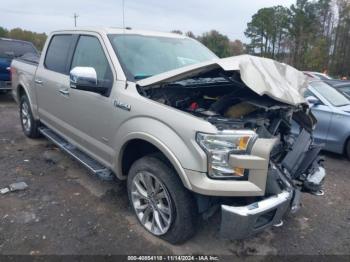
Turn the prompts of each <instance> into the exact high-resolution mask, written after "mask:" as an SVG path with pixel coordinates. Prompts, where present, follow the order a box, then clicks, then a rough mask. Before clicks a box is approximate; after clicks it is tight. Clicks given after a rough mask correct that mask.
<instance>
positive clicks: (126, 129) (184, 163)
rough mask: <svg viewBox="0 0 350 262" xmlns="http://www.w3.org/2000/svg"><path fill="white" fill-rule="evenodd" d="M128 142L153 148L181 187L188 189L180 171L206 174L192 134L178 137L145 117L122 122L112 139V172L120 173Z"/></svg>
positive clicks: (165, 126) (204, 163) (158, 122)
mask: <svg viewBox="0 0 350 262" xmlns="http://www.w3.org/2000/svg"><path fill="white" fill-rule="evenodd" d="M132 139H142V140H145V141H147V142H149V143H151V144H153V145H154V146H155V147H157V148H158V149H159V150H160V151H161V152H162V153H163V154H164V155H165V156H166V157H167V158H168V159H169V161H170V162H171V163H172V164H173V166H174V168H175V169H176V171H177V172H178V174H179V175H180V177H181V179H182V181H183V183H184V185H185V186H186V187H188V188H189V189H190V188H191V186H190V183H189V181H188V178H187V176H186V174H185V171H184V169H190V170H196V171H199V172H206V171H207V159H206V155H205V153H204V151H203V150H202V149H201V148H200V147H199V146H198V145H197V143H196V141H195V132H194V131H189V132H186V133H185V134H182V135H180V134H178V133H177V132H176V131H175V130H174V129H172V128H171V127H170V126H168V125H167V124H165V123H163V122H161V121H159V120H156V119H153V118H149V117H135V118H132V119H130V120H128V121H126V122H124V123H123V124H122V125H121V127H120V128H119V129H118V132H117V134H116V136H115V138H114V144H115V148H117V150H116V152H117V156H116V158H115V159H116V163H115V168H116V170H118V173H119V174H122V173H121V161H122V152H123V146H124V145H126V144H127V142H128V141H130V140H132Z"/></svg>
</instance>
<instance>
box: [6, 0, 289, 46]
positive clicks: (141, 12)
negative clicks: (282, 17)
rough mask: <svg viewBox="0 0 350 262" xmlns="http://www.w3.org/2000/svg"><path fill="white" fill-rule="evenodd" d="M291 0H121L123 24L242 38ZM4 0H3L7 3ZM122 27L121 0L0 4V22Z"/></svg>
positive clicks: (39, 28)
mask: <svg viewBox="0 0 350 262" xmlns="http://www.w3.org/2000/svg"><path fill="white" fill-rule="evenodd" d="M294 2H295V0H214V1H213V0H125V25H126V26H130V27H132V28H137V29H148V30H158V31H171V30H173V29H179V30H182V31H189V30H191V31H193V32H194V33H195V34H200V33H203V32H205V31H209V30H211V29H216V30H218V31H220V32H222V33H224V34H226V35H228V36H229V37H230V38H231V39H241V40H245V37H244V30H245V28H246V25H247V22H249V21H250V19H251V17H252V15H253V14H254V13H256V12H257V10H259V9H260V8H262V7H270V6H274V5H284V6H290V5H291V4H293V3H294ZM5 3H6V4H5ZM74 12H76V13H77V14H79V18H78V26H115V27H122V24H123V19H122V0H30V1H28V0H10V1H3V3H2V4H1V5H0V14H1V20H0V26H3V27H5V28H9V29H11V28H14V27H21V28H24V29H28V30H33V31H36V32H46V33H49V32H50V31H52V30H57V29H64V28H70V27H72V26H74V19H73V14H74Z"/></svg>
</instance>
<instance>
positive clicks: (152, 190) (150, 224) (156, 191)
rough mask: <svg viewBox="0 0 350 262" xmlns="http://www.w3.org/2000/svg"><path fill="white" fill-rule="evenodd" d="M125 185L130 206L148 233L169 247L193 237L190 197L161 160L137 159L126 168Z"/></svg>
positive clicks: (193, 206)
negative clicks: (126, 179) (126, 180)
mask: <svg viewBox="0 0 350 262" xmlns="http://www.w3.org/2000/svg"><path fill="white" fill-rule="evenodd" d="M147 179H148V180H147ZM150 181H151V182H150ZM127 184H128V195H129V201H130V204H131V206H132V208H133V210H134V212H135V214H136V217H137V218H138V220H139V222H140V223H141V225H142V226H143V227H144V228H145V229H146V230H147V231H148V232H150V233H151V234H153V235H155V236H158V237H160V238H162V239H164V240H166V241H168V242H170V243H172V244H180V243H183V242H185V241H186V240H188V239H189V238H191V237H192V236H193V235H194V233H195V228H196V227H195V225H196V221H197V215H198V211H197V207H196V204H195V201H194V198H193V195H192V194H191V193H190V192H189V191H188V190H187V189H186V188H185V187H184V186H183V184H182V182H181V180H180V178H179V176H178V175H177V173H176V172H175V171H174V169H173V168H171V167H170V166H169V165H168V164H166V163H165V161H162V160H160V158H158V157H156V156H145V157H143V158H141V159H139V160H137V161H136V162H135V163H134V164H133V165H132V166H131V168H130V171H129V174H128V182H127ZM147 185H151V186H147ZM140 186H141V188H140ZM161 188H163V190H162V189H161ZM140 192H141V193H140ZM160 195H162V197H160ZM163 211H166V212H163ZM168 213H169V214H168ZM145 214H147V215H145ZM144 217H145V219H144ZM143 220H144V221H143ZM159 223H160V224H161V226H158V225H159Z"/></svg>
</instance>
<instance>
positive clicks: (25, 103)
mask: <svg viewBox="0 0 350 262" xmlns="http://www.w3.org/2000/svg"><path fill="white" fill-rule="evenodd" d="M19 114H20V119H21V125H22V130H23V133H24V134H25V135H26V136H27V137H30V138H37V137H39V136H40V133H39V130H38V126H39V124H38V121H37V120H35V119H34V117H33V113H32V110H31V107H30V103H29V99H28V97H27V96H26V95H24V96H22V97H21V100H20V106H19ZM26 114H27V115H26ZM25 119H26V121H27V122H25ZM28 121H29V122H28ZM25 123H29V126H28V125H26V124H25Z"/></svg>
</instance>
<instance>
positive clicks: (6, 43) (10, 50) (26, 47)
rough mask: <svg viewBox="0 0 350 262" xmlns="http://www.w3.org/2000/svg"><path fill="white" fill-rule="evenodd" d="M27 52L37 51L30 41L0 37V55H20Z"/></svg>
mask: <svg viewBox="0 0 350 262" xmlns="http://www.w3.org/2000/svg"><path fill="white" fill-rule="evenodd" d="M27 53H32V54H37V53H38V52H37V50H36V49H35V48H34V47H33V45H32V44H30V43H26V42H21V41H12V40H2V39H0V57H2V58H12V57H20V56H22V55H24V54H27Z"/></svg>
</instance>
